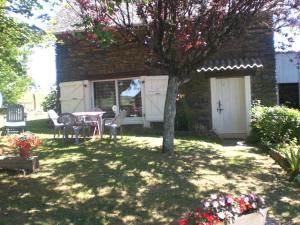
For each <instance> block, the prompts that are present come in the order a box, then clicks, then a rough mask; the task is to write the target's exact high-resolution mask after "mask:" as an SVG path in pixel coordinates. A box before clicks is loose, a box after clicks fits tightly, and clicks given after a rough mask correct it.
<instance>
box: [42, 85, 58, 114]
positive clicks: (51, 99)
mask: <svg viewBox="0 0 300 225" xmlns="http://www.w3.org/2000/svg"><path fill="white" fill-rule="evenodd" d="M57 102H58V99H57V91H56V90H52V91H51V92H50V93H49V94H48V95H47V96H46V97H45V100H44V101H43V102H42V103H41V105H42V107H43V110H44V111H45V112H47V111H48V110H50V109H54V110H55V111H56V112H58V111H59V109H58V106H57V105H58V104H57Z"/></svg>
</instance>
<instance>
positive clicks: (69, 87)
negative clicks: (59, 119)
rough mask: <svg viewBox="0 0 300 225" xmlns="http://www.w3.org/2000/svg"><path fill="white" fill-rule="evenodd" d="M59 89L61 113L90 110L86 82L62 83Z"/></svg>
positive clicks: (88, 88)
mask: <svg viewBox="0 0 300 225" xmlns="http://www.w3.org/2000/svg"><path fill="white" fill-rule="evenodd" d="M59 87H60V104H61V111H62V112H63V113H64V112H69V113H72V112H82V111H86V110H88V109H89V108H91V98H90V85H89V82H88V81H73V82H62V83H60V84H59Z"/></svg>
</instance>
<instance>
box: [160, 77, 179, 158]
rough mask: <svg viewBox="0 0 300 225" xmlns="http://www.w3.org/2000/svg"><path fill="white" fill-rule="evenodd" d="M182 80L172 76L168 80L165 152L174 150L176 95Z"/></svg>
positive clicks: (164, 134)
mask: <svg viewBox="0 0 300 225" xmlns="http://www.w3.org/2000/svg"><path fill="white" fill-rule="evenodd" d="M179 85H180V82H179V80H178V78H177V77H174V76H171V77H170V78H169V82H168V88H167V95H166V102H165V111H164V131H163V148H162V151H163V152H165V153H169V154H172V153H173V152H174V124H175V116H176V97H177V95H178V89H179Z"/></svg>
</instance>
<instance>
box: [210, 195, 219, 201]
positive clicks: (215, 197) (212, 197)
mask: <svg viewBox="0 0 300 225" xmlns="http://www.w3.org/2000/svg"><path fill="white" fill-rule="evenodd" d="M210 197H211V199H213V200H214V199H217V197H218V196H217V195H216V194H212V195H210Z"/></svg>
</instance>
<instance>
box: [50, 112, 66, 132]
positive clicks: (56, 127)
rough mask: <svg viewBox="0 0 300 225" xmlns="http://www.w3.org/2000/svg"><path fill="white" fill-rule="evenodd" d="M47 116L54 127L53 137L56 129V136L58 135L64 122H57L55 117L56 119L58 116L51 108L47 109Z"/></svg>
mask: <svg viewBox="0 0 300 225" xmlns="http://www.w3.org/2000/svg"><path fill="white" fill-rule="evenodd" d="M48 116H49V118H50V119H51V120H52V122H53V125H54V128H53V136H54V138H55V134H56V132H57V131H58V137H59V135H60V131H61V130H62V128H63V127H64V124H63V123H59V122H58V121H57V119H58V117H59V116H58V115H57V113H56V112H55V111H54V110H53V109H50V110H49V111H48Z"/></svg>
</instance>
